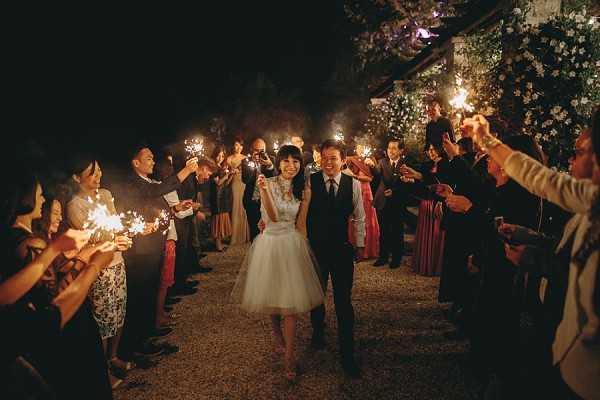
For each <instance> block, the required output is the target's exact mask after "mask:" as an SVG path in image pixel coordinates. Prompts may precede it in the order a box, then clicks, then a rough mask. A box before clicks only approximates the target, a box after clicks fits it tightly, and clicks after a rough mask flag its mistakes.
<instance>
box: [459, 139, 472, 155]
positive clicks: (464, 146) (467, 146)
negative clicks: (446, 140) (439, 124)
mask: <svg viewBox="0 0 600 400" xmlns="http://www.w3.org/2000/svg"><path fill="white" fill-rule="evenodd" d="M456 143H457V144H458V146H459V147H460V148H461V150H462V151H464V152H465V153H473V152H475V147H474V146H473V138H470V137H464V138H461V139H459V140H458V142H456Z"/></svg>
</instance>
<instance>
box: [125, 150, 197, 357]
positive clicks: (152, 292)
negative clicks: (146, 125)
mask: <svg viewBox="0 0 600 400" xmlns="http://www.w3.org/2000/svg"><path fill="white" fill-rule="evenodd" d="M154 164H155V162H154V154H153V153H152V151H151V150H150V149H149V148H148V147H147V146H145V145H140V146H138V147H137V148H136V149H135V150H134V152H133V154H132V158H131V167H132V171H131V174H130V176H129V179H128V182H127V184H126V185H125V186H124V190H126V193H123V195H122V196H120V197H119V198H121V199H122V201H123V205H122V207H120V208H121V209H122V210H131V211H136V212H137V213H138V214H140V215H142V216H143V217H144V219H145V220H146V221H154V219H155V218H156V217H157V216H158V215H159V213H160V211H161V210H165V209H166V210H168V209H169V205H168V204H167V202H166V200H165V199H164V198H163V195H165V194H167V193H169V192H171V191H173V190H177V189H178V188H179V187H180V186H181V182H183V181H184V180H185V179H186V178H187V177H188V176H190V174H192V173H193V172H194V171H195V170H196V168H197V159H195V158H194V159H191V160H188V162H187V163H186V165H185V167H183V168H182V169H181V170H180V171H179V172H178V173H177V174H176V175H171V176H170V177H168V178H166V179H165V180H164V181H162V182H158V181H155V180H152V179H150V177H149V176H150V175H151V174H152V173H153V170H154ZM125 188H126V189H125ZM164 248H165V236H164V235H163V234H162V232H160V231H159V230H157V229H156V227H154V223H147V224H146V231H145V232H144V233H143V234H142V235H138V236H136V237H135V238H134V240H133V246H132V248H131V249H130V250H129V251H127V252H126V253H125V254H124V255H123V256H124V257H125V261H126V263H127V268H126V269H125V270H126V275H127V318H126V319H125V326H124V329H123V339H122V341H121V346H120V348H119V352H120V353H121V354H120V358H121V359H123V360H130V359H132V356H133V353H134V352H136V353H141V354H146V355H153V354H160V353H161V352H163V351H165V348H164V346H163V348H161V346H157V345H156V344H154V343H152V342H150V341H147V340H146V339H148V338H149V337H150V336H152V335H154V334H155V333H156V332H155V331H154V327H155V318H156V315H155V310H156V309H155V307H154V305H155V304H156V297H157V293H158V286H159V281H160V269H161V260H162V256H163V251H164Z"/></svg>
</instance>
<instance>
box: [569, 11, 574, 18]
mask: <svg viewBox="0 0 600 400" xmlns="http://www.w3.org/2000/svg"><path fill="white" fill-rule="evenodd" d="M569 18H571V19H573V18H575V11H571V12H570V13H569Z"/></svg>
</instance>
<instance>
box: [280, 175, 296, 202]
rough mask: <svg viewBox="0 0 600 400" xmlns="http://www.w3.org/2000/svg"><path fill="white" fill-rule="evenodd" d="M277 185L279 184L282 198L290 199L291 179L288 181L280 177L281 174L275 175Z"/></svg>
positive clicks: (291, 197)
mask: <svg viewBox="0 0 600 400" xmlns="http://www.w3.org/2000/svg"><path fill="white" fill-rule="evenodd" d="M277 186H279V191H281V195H282V197H283V200H285V201H292V199H293V196H292V181H288V180H287V179H284V178H281V176H278V177H277Z"/></svg>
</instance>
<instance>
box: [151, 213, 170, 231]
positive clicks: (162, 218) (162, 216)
mask: <svg viewBox="0 0 600 400" xmlns="http://www.w3.org/2000/svg"><path fill="white" fill-rule="evenodd" d="M170 225H171V214H169V212H168V211H167V210H160V212H159V213H158V217H156V218H155V219H154V226H156V229H157V230H159V229H161V230H162V234H163V235H166V234H167V232H168V231H169V226H170Z"/></svg>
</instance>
